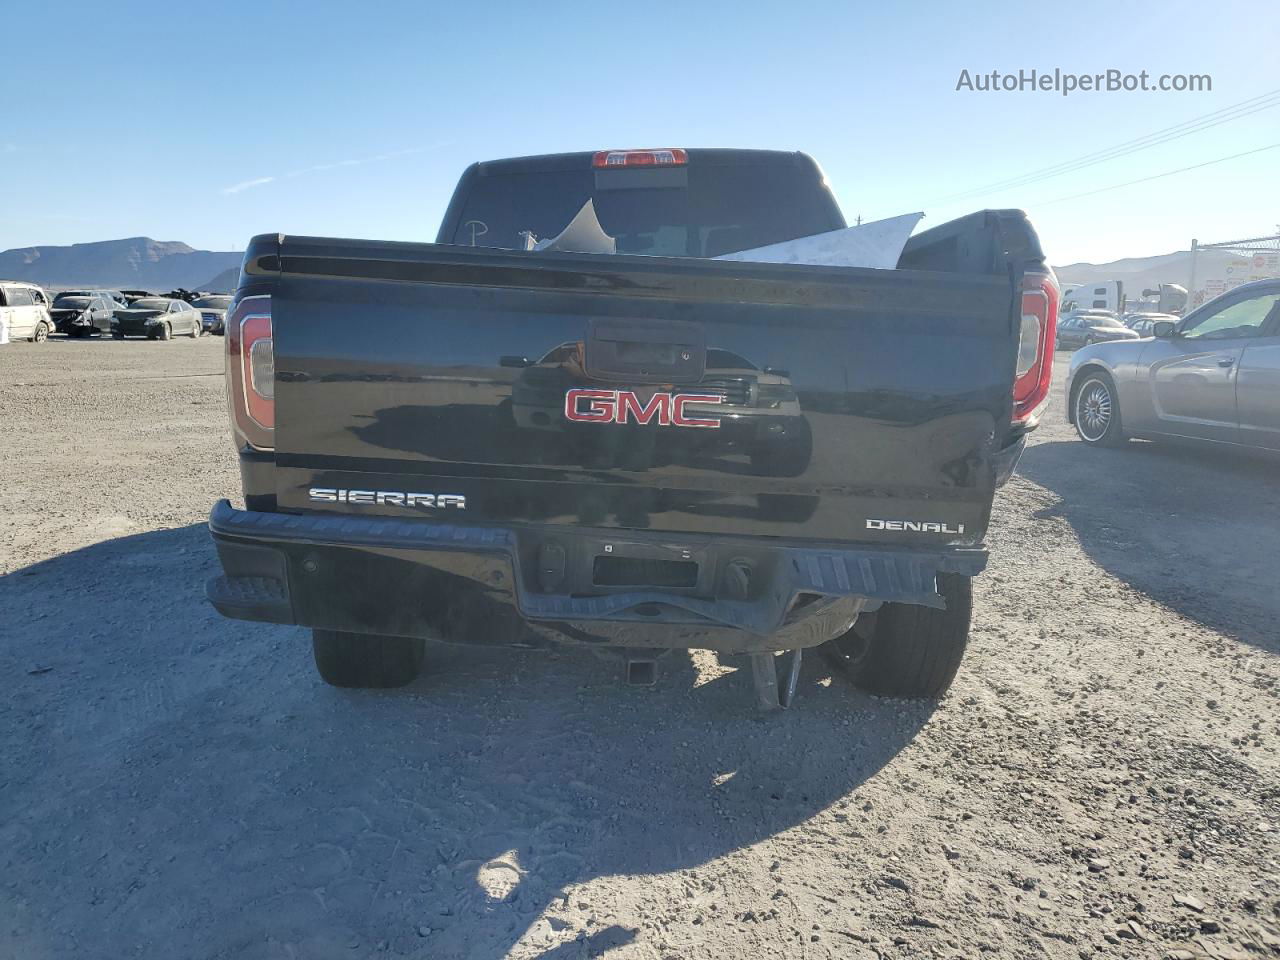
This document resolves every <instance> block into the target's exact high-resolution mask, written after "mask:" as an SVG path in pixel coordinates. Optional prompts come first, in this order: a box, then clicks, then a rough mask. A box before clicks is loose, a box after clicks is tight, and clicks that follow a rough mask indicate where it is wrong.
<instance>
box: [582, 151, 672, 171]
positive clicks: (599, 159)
mask: <svg viewBox="0 0 1280 960" xmlns="http://www.w3.org/2000/svg"><path fill="white" fill-rule="evenodd" d="M688 162H689V154H688V153H686V152H685V151H684V150H679V149H674V148H673V149H666V150H601V151H600V152H599V153H597V154H596V155H595V157H593V158H592V160H591V165H592V166H593V167H679V166H683V165H684V164H686V163H688Z"/></svg>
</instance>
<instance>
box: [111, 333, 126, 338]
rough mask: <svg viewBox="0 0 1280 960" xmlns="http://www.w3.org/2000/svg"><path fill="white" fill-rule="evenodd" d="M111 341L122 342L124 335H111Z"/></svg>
mask: <svg viewBox="0 0 1280 960" xmlns="http://www.w3.org/2000/svg"><path fill="white" fill-rule="evenodd" d="M111 339H112V340H123V339H124V334H123V333H112V334H111Z"/></svg>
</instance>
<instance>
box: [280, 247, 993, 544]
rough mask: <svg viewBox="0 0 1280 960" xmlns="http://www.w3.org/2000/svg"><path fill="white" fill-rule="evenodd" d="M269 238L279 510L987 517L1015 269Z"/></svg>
mask: <svg viewBox="0 0 1280 960" xmlns="http://www.w3.org/2000/svg"><path fill="white" fill-rule="evenodd" d="M279 253H280V257H279V262H278V266H279V270H280V272H279V275H278V277H276V279H275V280H274V283H273V285H272V290H271V297H272V315H273V337H274V350H275V364H276V368H275V369H276V374H275V376H276V384H275V402H276V437H275V443H276V476H277V501H278V505H279V509H281V510H284V511H291V510H293V511H298V510H306V511H328V512H348V513H349V512H360V513H364V514H381V515H396V516H417V517H423V516H433V517H438V516H440V515H444V514H447V515H448V518H449V520H450V521H451V522H455V523H456V522H460V521H467V522H474V523H489V524H503V525H514V524H520V523H537V524H543V525H568V526H581V527H591V528H630V529H648V530H652V531H670V532H672V533H674V534H680V535H698V534H707V535H711V534H747V535H751V536H757V537H758V536H776V537H786V538H789V539H792V540H795V539H812V540H815V541H843V542H849V541H862V542H874V543H915V544H923V543H939V544H941V543H974V542H977V541H980V540H981V538H982V535H983V533H984V532H985V529H986V526H987V522H988V518H989V515H990V510H991V502H992V497H993V494H994V488H995V469H994V465H993V457H994V454H995V452H996V451H997V450H998V449H999V448H1000V447H1001V445H1002V444H1003V443H1004V440H1005V437H1006V435H1007V432H1008V427H1009V419H1010V408H1011V389H1012V383H1013V378H1014V365H1015V360H1016V356H1015V355H1016V352H1017V338H1018V316H1017V313H1018V311H1017V310H1016V309H1015V302H1016V299H1015V296H1014V290H1015V289H1016V288H1015V286H1014V282H1015V281H1016V278H1010V277H1008V276H963V275H958V274H950V273H942V272H932V271H915V270H864V269H854V268H840V267H805V266H795V265H767V264H754V263H723V262H716V261H709V260H689V259H684V260H675V259H666V258H657V257H638V256H593V255H583V254H523V253H516V252H507V251H500V250H483V249H472V248H461V247H453V246H443V245H427V244H396V243H379V242H362V241H350V240H324V239H318V238H304V237H284V238H281V241H280V249H279ZM353 490H354V491H360V492H362V494H361V496H359V497H357V498H355V499H352V500H350V501H349V502H345V498H346V497H347V496H348V493H346V491H353ZM317 491H320V495H319V497H318V496H317ZM365 492H367V493H371V494H372V496H370V497H365V496H363V493H365ZM387 493H391V494H397V493H404V494H408V493H419V494H431V495H432V496H433V497H434V498H435V499H433V500H426V499H423V498H418V499H410V500H408V501H406V500H405V498H403V497H397V496H394V495H393V496H385V494H387ZM380 494H381V495H380ZM444 497H458V498H464V499H463V500H462V501H459V500H451V499H441V498H444ZM461 503H465V511H463V510H460V509H459V505H460V504H461ZM356 504H358V507H357V506H356ZM411 504H412V505H411ZM431 504H434V505H431Z"/></svg>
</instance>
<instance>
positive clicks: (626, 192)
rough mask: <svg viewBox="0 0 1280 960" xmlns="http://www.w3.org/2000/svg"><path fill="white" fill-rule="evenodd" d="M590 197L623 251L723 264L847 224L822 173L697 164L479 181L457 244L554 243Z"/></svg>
mask: <svg viewBox="0 0 1280 960" xmlns="http://www.w3.org/2000/svg"><path fill="white" fill-rule="evenodd" d="M589 199H590V200H593V201H594V205H595V211H596V216H597V217H599V219H600V225H601V226H602V227H603V228H604V230H605V232H606V233H607V234H609V235H610V236H611V237H613V238H614V239H615V240H616V241H617V249H618V252H619V253H635V254H646V255H649V256H659V257H716V256H720V255H721V254H725V253H735V252H737V251H739V250H750V249H752V248H753V247H760V246H764V245H766V244H770V243H779V242H781V241H783V240H793V239H795V238H796V237H806V236H809V235H811V234H815V233H823V232H825V231H827V230H835V229H838V228H840V227H843V226H844V225H845V224H844V220H843V218H842V217H841V215H840V211H839V208H838V207H837V206H836V204H835V200H834V198H833V197H832V196H831V193H830V191H828V190H827V188H826V186H825V185H824V184H823V183H821V182H820V181H819V180H818V179H817V176H816V174H815V173H814V171H813V170H812V169H806V168H804V167H801V166H795V165H792V164H789V163H762V164H750V165H746V164H744V165H741V166H725V165H719V164H704V165H701V166H700V165H698V164H697V162H696V161H691V162H690V164H689V166H687V167H676V168H664V169H644V170H639V169H634V168H632V169H624V170H603V171H597V170H594V169H591V168H587V169H582V170H555V171H543V172H529V173H500V174H493V175H489V176H477V177H475V178H474V179H473V180H472V181H471V191H470V194H469V196H468V197H467V200H466V203H465V205H464V207H463V210H462V215H461V217H460V218H459V220H458V225H457V227H456V229H455V230H454V235H453V242H454V243H456V244H461V245H463V246H480V247H504V248H507V249H524V242H523V237H522V236H521V234H522V233H523V232H524V231H531V232H532V233H533V235H534V238H535V239H536V240H547V239H550V238H552V237H554V236H556V235H557V234H558V233H560V231H562V230H563V229H564V228H565V227H567V226H568V225H569V221H570V220H572V219H573V217H574V216H575V215H576V214H577V213H578V211H579V210H580V209H581V208H582V206H583V204H585V203H586V202H587V200H589Z"/></svg>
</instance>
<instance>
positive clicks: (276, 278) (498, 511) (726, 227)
mask: <svg viewBox="0 0 1280 960" xmlns="http://www.w3.org/2000/svg"><path fill="white" fill-rule="evenodd" d="M588 200H590V201H592V203H593V205H594V210H595V213H596V215H597V216H598V218H599V223H600V226H601V227H602V228H603V230H604V231H605V233H607V234H608V235H609V236H610V237H612V238H614V241H615V242H616V253H613V254H601V253H564V252H554V251H550V250H530V249H528V247H529V243H528V238H529V237H530V236H533V237H548V236H554V235H555V234H556V232H557V231H558V230H561V229H562V228H563V227H564V226H565V225H566V224H567V223H569V222H570V220H571V219H573V218H574V216H575V214H576V213H577V212H578V211H579V210H580V209H581V208H583V206H584V203H585V202H586V201H588ZM844 226H845V221H844V218H843V217H842V215H841V213H840V210H839V208H838V207H837V205H836V202H835V199H834V197H833V196H832V194H831V192H830V190H829V188H828V187H827V184H826V182H825V180H824V179H823V176H822V172H821V171H820V170H819V168H818V166H817V165H816V164H815V163H814V162H813V161H812V160H811V159H810V158H809V157H807V156H805V155H803V154H799V153H783V152H773V151H756V150H693V149H691V150H687V151H686V150H667V151H628V152H604V153H595V154H593V153H575V154H561V155H554V156H542V157H526V158H520V159H513V160H499V161H494V162H489V163H478V164H474V165H473V166H471V167H470V168H469V169H467V171H466V172H465V173H464V174H463V177H462V180H461V182H460V183H459V185H458V187H457V190H456V192H455V194H454V196H453V200H452V202H451V203H450V205H449V208H448V211H447V213H446V215H445V218H444V222H443V224H442V226H441V228H440V232H439V236H438V237H437V240H436V242H435V243H434V244H426V243H388V242H377V241H366V240H341V239H323V238H315V237H296V236H282V235H265V236H258V237H255V238H254V239H253V240H252V241H251V242H250V244H249V247H248V249H247V251H246V254H245V259H244V266H243V270H242V273H241V278H240V284H239V288H238V290H237V292H236V296H235V301H234V304H233V306H232V309H231V310H230V311H229V312H228V317H227V325H226V327H227V330H226V332H227V346H228V355H227V382H228V395H229V401H230V409H231V420H232V429H233V433H234V439H235V445H236V448H237V450H238V453H239V458H240V470H241V477H242V480H243V492H244V505H245V509H243V510H241V509H236V508H234V507H233V506H232V505H231V504H230V503H229V502H228V501H225V500H224V501H221V502H220V503H218V504H217V505H216V506H214V508H213V511H212V514H211V516H210V522H209V525H210V529H211V531H212V534H213V538H214V541H215V543H216V545H217V550H218V554H219V557H220V559H221V563H222V568H223V571H224V575H223V576H221V577H218V578H216V579H214V580H212V581H210V583H209V586H208V596H209V599H210V600H211V601H212V603H213V605H214V606H215V607H216V608H217V609H218V610H219V611H220V612H221V613H223V614H224V615H226V616H228V617H234V618H239V619H244V620H257V621H265V622H270V623H288V624H301V625H304V626H308V627H311V628H312V631H313V644H314V653H315V661H316V665H317V668H318V669H319V672H320V675H321V676H322V677H323V678H324V680H325V681H327V682H329V683H331V684H335V685H339V686H371V687H379V686H383V687H386V686H396V685H401V684H404V683H407V682H409V681H411V680H412V679H413V678H414V677H415V676H417V674H418V672H419V670H420V669H421V664H422V660H423V652H424V641H425V639H428V638H432V639H437V640H444V641H453V642H462V643H476V644H499V645H513V646H528V645H541V644H546V643H556V642H559V643H573V644H580V645H587V646H598V647H601V648H607V649H609V650H613V651H617V652H619V653H620V654H621V656H622V657H624V658H625V659H626V661H627V675H628V677H629V678H630V679H632V680H633V681H637V682H643V681H649V680H651V678H652V676H653V665H654V661H655V660H656V658H657V656H658V655H659V654H660V653H662V652H665V651H667V650H670V649H676V648H710V649H713V650H717V651H721V652H723V653H727V654H741V655H745V656H746V657H747V658H748V661H747V662H749V664H750V666H751V667H752V676H753V678H754V681H755V689H756V693H757V695H758V697H759V698H760V700H761V702H762V704H764V705H765V706H776V705H778V704H780V703H781V704H785V703H786V702H787V701H788V700H789V698H790V696H791V694H792V693H793V691H794V689H795V681H796V676H797V671H798V667H799V659H800V651H801V650H803V649H805V648H810V647H814V646H817V645H819V644H828V647H827V649H828V650H832V651H834V652H836V653H837V654H838V655H839V659H840V661H841V662H842V663H844V664H845V665H846V666H847V667H848V668H849V669H850V670H851V671H852V672H853V673H854V675H855V679H857V681H858V682H860V683H861V684H863V685H864V686H865V687H867V688H868V689H870V690H873V691H876V692H880V693H884V694H890V695H902V696H925V697H932V696H938V695H941V694H942V693H943V692H944V691H945V690H946V689H947V687H948V686H949V685H950V683H951V680H952V678H953V677H954V676H955V673H956V670H957V668H958V666H959V663H960V659H961V657H962V655H963V652H964V647H965V643H966V640H967V637H968V631H969V618H970V578H971V577H973V576H974V575H976V574H977V573H979V572H980V571H981V570H982V569H983V567H984V565H985V563H986V559H987V553H986V550H985V549H984V547H983V536H984V534H985V531H986V528H987V523H988V519H989V517H990V514H991V505H992V498H993V496H994V494H995V491H996V488H997V487H998V486H999V485H1000V484H1001V483H1002V482H1003V481H1004V480H1005V479H1007V477H1008V476H1009V474H1010V473H1011V472H1012V470H1013V468H1014V465H1015V464H1016V462H1017V459H1018V456H1019V454H1020V453H1021V451H1022V448H1023V444H1024V442H1025V439H1026V435H1027V433H1028V431H1030V430H1031V429H1033V428H1034V426H1035V424H1036V422H1037V420H1038V418H1039V416H1040V413H1041V410H1042V408H1043V406H1044V404H1045V402H1046V399H1047V397H1048V392H1049V386H1050V384H1049V380H1050V374H1051V362H1052V345H1053V342H1054V325H1055V321H1056V314H1057V299H1058V294H1057V285H1056V282H1055V280H1054V278H1053V275H1052V273H1051V271H1050V270H1049V268H1048V267H1047V266H1046V265H1045V260H1044V256H1043V254H1042V252H1041V249H1040V245H1039V242H1038V240H1037V238H1036V235H1035V232H1034V231H1033V230H1032V228H1031V226H1030V225H1029V224H1028V222H1027V220H1026V217H1025V215H1024V214H1023V213H1022V212H1020V211H1016V210H988V211H983V212H980V213H975V214H972V215H970V216H967V217H964V218H961V219H959V220H955V221H952V222H950V223H946V224H943V225H941V226H938V227H935V228H933V229H930V230H926V231H924V232H921V233H919V234H917V235H915V236H914V237H912V238H911V240H910V241H909V242H908V243H907V246H906V248H905V250H904V252H903V253H902V256H901V259H900V260H899V262H898V265H897V269H892V270H886V269H865V268H855V267H832V266H808V265H799V264H777V263H755V262H735V261H725V260H715V259H710V258H712V257H716V256H719V255H721V254H725V253H731V252H735V251H742V250H749V249H754V248H756V247H759V246H762V245H766V244H771V243H777V242H780V241H786V240H790V239H794V238H798V237H805V236H810V235H814V234H819V233H823V232H826V231H831V230H836V229H839V228H843V227H844ZM778 654H787V655H789V656H784V657H781V658H780V657H779V656H778Z"/></svg>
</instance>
